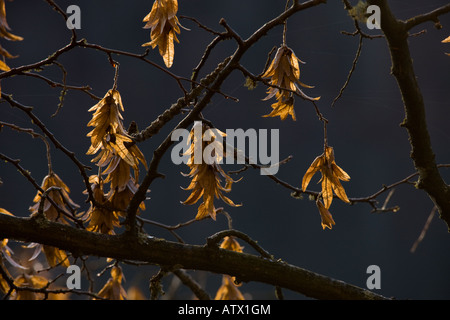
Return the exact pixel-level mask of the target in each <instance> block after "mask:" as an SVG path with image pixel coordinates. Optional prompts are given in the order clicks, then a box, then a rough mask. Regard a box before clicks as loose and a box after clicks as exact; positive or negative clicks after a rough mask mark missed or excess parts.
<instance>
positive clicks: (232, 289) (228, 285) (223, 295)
mask: <svg viewBox="0 0 450 320" xmlns="http://www.w3.org/2000/svg"><path fill="white" fill-rule="evenodd" d="M214 300H245V298H244V295H243V294H242V293H241V292H240V291H239V289H238V288H237V286H236V285H235V284H234V282H233V279H232V278H231V277H230V276H228V275H224V276H223V278H222V286H221V287H220V288H219V290H217V293H216V296H215V298H214Z"/></svg>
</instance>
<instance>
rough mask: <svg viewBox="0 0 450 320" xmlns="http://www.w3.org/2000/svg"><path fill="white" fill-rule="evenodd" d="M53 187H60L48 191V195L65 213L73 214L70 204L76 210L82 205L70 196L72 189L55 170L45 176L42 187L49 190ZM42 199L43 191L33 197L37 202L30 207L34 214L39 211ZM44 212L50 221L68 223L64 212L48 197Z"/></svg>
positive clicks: (45, 200) (45, 201)
mask: <svg viewBox="0 0 450 320" xmlns="http://www.w3.org/2000/svg"><path fill="white" fill-rule="evenodd" d="M51 187H56V188H59V190H51V191H50V192H48V193H47V197H48V198H50V199H52V200H53V202H55V204H56V205H57V206H58V207H59V208H60V209H61V210H62V211H64V212H65V213H67V214H68V215H72V212H71V210H70V209H69V206H70V207H71V208H72V209H73V210H75V209H78V208H79V207H80V206H79V205H77V204H76V203H75V202H73V201H72V199H71V198H70V197H69V193H70V189H69V187H68V186H67V185H66V184H65V183H64V182H63V181H62V180H61V178H60V177H59V176H58V175H57V174H56V173H54V172H50V173H49V174H48V175H47V176H45V177H44V179H43V181H42V184H41V189H42V190H44V191H47V190H48V189H50V188H51ZM41 199H42V193H41V192H40V191H38V192H37V194H36V196H35V197H34V199H33V202H34V203H35V204H34V205H33V206H31V207H30V208H29V210H30V212H31V214H32V215H35V214H37V213H38V211H39V206H40V202H41ZM43 201H44V206H43V208H44V214H45V216H46V217H47V219H49V220H50V221H56V222H60V223H65V224H67V223H68V222H67V220H66V218H65V217H64V215H63V214H61V213H60V212H59V211H58V209H56V208H55V207H54V206H53V205H52V204H51V203H50V201H48V199H44V200H43Z"/></svg>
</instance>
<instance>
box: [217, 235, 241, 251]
mask: <svg viewBox="0 0 450 320" xmlns="http://www.w3.org/2000/svg"><path fill="white" fill-rule="evenodd" d="M220 248H222V249H227V250H231V251H236V252H243V251H242V249H243V247H241V245H240V244H239V242H238V241H237V240H236V238H235V237H228V236H227V237H225V238H223V241H222V243H221V245H220Z"/></svg>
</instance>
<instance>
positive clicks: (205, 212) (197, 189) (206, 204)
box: [182, 124, 240, 220]
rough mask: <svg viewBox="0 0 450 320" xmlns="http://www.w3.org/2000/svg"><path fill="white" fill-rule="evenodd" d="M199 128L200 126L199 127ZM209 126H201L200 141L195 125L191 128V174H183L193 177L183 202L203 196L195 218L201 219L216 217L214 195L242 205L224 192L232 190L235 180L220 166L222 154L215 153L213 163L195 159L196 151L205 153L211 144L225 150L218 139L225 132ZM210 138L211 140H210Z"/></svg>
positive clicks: (193, 202) (192, 202) (187, 203)
mask: <svg viewBox="0 0 450 320" xmlns="http://www.w3.org/2000/svg"><path fill="white" fill-rule="evenodd" d="M197 129H198V128H197ZM208 129H209V127H208V126H206V125H205V124H203V125H202V127H201V130H202V131H201V133H202V136H201V137H202V139H201V140H200V141H198V137H196V136H195V134H194V131H195V130H196V127H195V126H194V127H193V128H192V130H191V134H190V136H191V140H190V141H191V145H190V146H189V148H188V151H187V152H186V154H187V155H190V156H191V158H190V159H189V161H188V162H187V165H188V166H189V167H190V168H191V170H190V172H189V174H187V175H186V174H183V175H185V176H188V177H190V178H192V180H191V183H190V184H189V186H188V187H187V188H185V190H191V194H190V195H189V197H188V198H187V199H186V200H185V201H184V202H182V204H185V205H192V204H195V203H197V201H198V200H200V198H202V197H203V203H201V204H200V206H199V208H198V210H197V215H196V217H195V219H197V220H201V219H203V218H206V217H207V216H210V217H211V218H213V219H214V220H215V219H216V208H215V207H214V197H215V198H220V199H221V200H222V201H224V202H225V203H226V204H228V205H230V206H233V207H238V206H240V205H237V204H235V203H234V202H233V201H232V200H231V199H229V198H228V197H226V196H225V195H224V192H226V193H228V192H230V191H231V185H232V184H233V183H234V182H235V181H234V180H233V179H232V178H231V177H230V176H228V175H227V174H226V173H225V172H224V171H223V169H222V168H221V167H220V165H219V164H218V162H219V161H220V160H221V159H222V156H223V152H222V154H213V155H212V157H213V158H214V161H213V163H212V164H207V163H205V162H204V161H202V162H201V163H200V164H196V163H195V161H194V151H195V150H196V149H199V150H198V151H199V152H201V154H202V155H203V153H204V150H205V148H206V147H208V145H210V144H213V143H215V144H217V149H220V150H223V144H222V143H221V142H219V140H216V138H217V135H221V136H225V133H223V132H221V131H220V130H214V131H213V130H208ZM208 140H209V141H208ZM221 177H222V178H224V179H225V186H222V184H221Z"/></svg>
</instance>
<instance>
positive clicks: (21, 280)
mask: <svg viewBox="0 0 450 320" xmlns="http://www.w3.org/2000/svg"><path fill="white" fill-rule="evenodd" d="M14 285H15V286H17V287H19V288H33V289H43V288H45V287H46V286H47V285H48V280H47V279H46V278H44V277H41V276H37V275H28V274H21V275H19V276H18V277H17V278H16V279H14ZM43 298H44V294H43V293H39V292H33V291H28V290H20V291H17V292H16V291H15V290H14V291H13V292H12V294H11V299H12V300H42V299H43Z"/></svg>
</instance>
